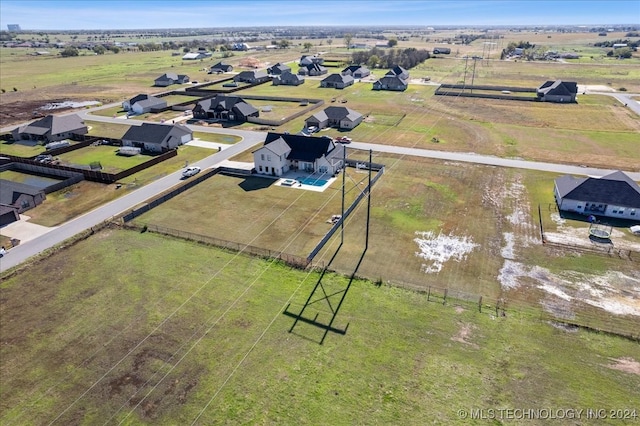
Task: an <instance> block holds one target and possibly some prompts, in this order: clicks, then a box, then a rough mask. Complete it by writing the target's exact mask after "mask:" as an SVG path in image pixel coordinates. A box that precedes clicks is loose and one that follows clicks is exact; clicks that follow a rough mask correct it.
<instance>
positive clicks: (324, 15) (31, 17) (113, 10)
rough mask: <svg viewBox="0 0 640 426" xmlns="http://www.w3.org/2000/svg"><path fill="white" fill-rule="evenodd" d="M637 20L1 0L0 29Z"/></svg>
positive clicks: (407, 5)
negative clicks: (10, 26)
mask: <svg viewBox="0 0 640 426" xmlns="http://www.w3.org/2000/svg"><path fill="white" fill-rule="evenodd" d="M7 24H18V25H20V27H21V28H22V29H24V30H107V29H112V30H116V29H123V30H126V29H158V28H223V27H269V26H326V25H331V26H348V25H353V26H390V25H419V26H439V25H456V26H465V25H467V26H472V25H487V26H489V25H495V26H498V25H501V26H502V25H511V26H516V25H541V26H542V25H607V24H609V25H614V24H631V25H634V24H635V25H638V26H640V0H612V1H606V0H605V1H595V0H594V1H590V0H553V1H550V0H544V1H537V0H451V1H437V0H366V1H365V0H318V1H310V0H108V1H105V0H1V1H0V29H2V30H6V29H7Z"/></svg>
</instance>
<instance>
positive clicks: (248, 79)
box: [233, 70, 271, 84]
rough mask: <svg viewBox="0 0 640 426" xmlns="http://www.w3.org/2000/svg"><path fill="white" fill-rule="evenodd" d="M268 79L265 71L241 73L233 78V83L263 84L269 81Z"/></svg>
mask: <svg viewBox="0 0 640 426" xmlns="http://www.w3.org/2000/svg"><path fill="white" fill-rule="evenodd" d="M270 79H271V77H269V74H267V71H266V70H251V71H242V72H240V73H239V74H236V75H235V76H234V77H233V81H236V82H240V83H251V84H254V83H264V82H265V81H269V80H270Z"/></svg>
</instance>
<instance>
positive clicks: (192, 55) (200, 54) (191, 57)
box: [182, 50, 211, 61]
mask: <svg viewBox="0 0 640 426" xmlns="http://www.w3.org/2000/svg"><path fill="white" fill-rule="evenodd" d="M210 56H211V52H206V51H201V50H199V51H197V52H189V53H187V54H185V55H184V56H183V57H182V60H183V61H196V60H198V59H206V58H208V57H210Z"/></svg>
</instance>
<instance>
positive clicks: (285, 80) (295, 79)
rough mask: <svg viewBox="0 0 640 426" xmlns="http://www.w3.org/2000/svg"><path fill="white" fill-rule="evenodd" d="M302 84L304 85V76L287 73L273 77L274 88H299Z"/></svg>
mask: <svg viewBox="0 0 640 426" xmlns="http://www.w3.org/2000/svg"><path fill="white" fill-rule="evenodd" d="M302 83H304V76H302V75H298V74H292V73H291V71H287V72H284V73H282V74H280V75H276V76H275V77H273V85H274V86H279V85H283V86H299V85H301V84H302Z"/></svg>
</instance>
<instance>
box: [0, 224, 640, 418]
mask: <svg viewBox="0 0 640 426" xmlns="http://www.w3.org/2000/svg"><path fill="white" fill-rule="evenodd" d="M204 259H206V261H204ZM69 264H74V265H75V268H74V273H73V274H69V273H68V265H69ZM54 278H55V279H54ZM317 279H318V274H317V273H307V272H300V271H296V270H292V269H290V268H288V267H284V266H282V265H279V264H277V263H272V262H270V261H266V260H260V259H256V258H246V257H244V256H242V255H236V254H234V253H229V252H225V251H220V250H216V249H213V248H210V247H206V246H203V245H199V244H194V243H189V242H183V241H180V240H174V239H171V238H166V237H161V236H158V235H154V234H149V233H146V234H139V233H136V232H132V231H121V230H115V229H114V230H105V231H102V232H99V233H97V234H96V235H94V236H92V237H89V238H88V239H86V240H84V241H81V242H79V243H77V244H76V245H74V246H71V247H69V248H67V249H65V250H64V251H63V252H59V253H57V254H54V255H52V256H51V257H49V258H48V259H46V260H44V261H42V262H38V263H35V264H33V265H31V266H30V267H29V269H28V270H25V271H23V272H21V273H20V274H18V275H16V276H13V277H7V278H3V280H2V284H1V285H0V292H1V294H2V299H3V300H4V301H5V302H3V304H2V306H1V309H2V317H3V321H2V326H1V327H0V333H1V336H0V337H1V339H2V341H3V342H4V343H5V344H3V345H2V348H1V349H0V351H1V355H2V359H3V362H2V367H1V370H0V371H1V373H0V374H1V376H0V379H1V381H2V383H3V386H2V387H0V396H1V398H0V401H1V402H0V404H1V405H0V406H1V407H2V409H1V410H0V413H1V414H0V418H1V419H2V423H3V424H6V425H14V424H44V423H47V424H49V423H59V424H79V423H83V424H91V423H96V422H99V423H105V422H106V423H119V422H123V423H126V424H191V423H193V422H195V423H197V424H223V423H224V424H231V423H233V424H239V423H251V424H255V423H261V424H293V423H296V424H299V423H302V424H360V423H367V424H381V423H384V424H400V423H401V424H426V423H437V424H468V423H469V422H470V420H469V419H468V418H465V417H464V416H465V413H470V411H471V410H477V409H484V410H485V412H486V410H489V409H493V410H498V409H516V408H517V409H530V410H542V409H552V410H559V409H564V410H567V409H575V410H579V409H583V410H586V409H593V410H599V409H604V410H607V411H608V410H610V409H622V410H624V409H628V410H634V409H635V410H636V413H637V410H638V409H639V408H640V399H639V397H638V393H637V392H636V389H637V388H638V386H640V376H638V374H637V368H638V364H637V361H634V359H637V354H638V345H637V342H630V341H627V340H625V339H622V338H619V337H615V336H609V335H606V334H598V333H593V332H587V331H582V330H576V329H570V328H562V327H560V326H554V324H553V323H548V322H546V321H541V320H540V315H539V313H535V312H529V311H519V310H517V309H514V310H508V311H507V312H506V316H500V317H495V316H494V315H493V314H492V312H493V311H489V312H483V313H479V312H478V310H477V306H474V305H473V304H467V303H465V302H459V301H455V300H449V301H448V302H447V303H446V304H445V305H444V306H443V305H442V303H434V302H429V301H427V297H426V295H425V294H418V293H414V292H410V291H405V290H401V289H397V288H393V287H388V286H385V285H383V286H380V287H378V286H376V285H375V284H374V283H372V282H367V281H361V280H356V281H355V282H353V283H352V285H351V286H350V288H349V291H348V293H347V296H346V298H345V302H344V303H343V304H342V306H341V308H340V310H339V312H338V315H337V317H336V319H335V321H334V322H333V326H334V327H336V328H338V329H341V330H344V329H345V328H346V327H347V326H348V328H347V332H346V334H345V335H340V334H335V333H329V334H328V335H327V337H326V339H325V340H324V343H323V344H322V345H319V344H318V343H319V341H320V340H321V339H322V337H323V333H324V330H323V329H321V328H317V327H315V326H312V325H310V324H306V323H303V322H300V323H298V324H297V325H296V327H295V328H294V329H293V332H292V333H290V332H289V329H290V328H291V326H292V325H293V318H291V317H289V316H287V315H283V311H285V309H288V311H289V312H292V313H294V314H297V313H298V312H299V311H300V309H301V307H302V304H303V303H304V301H305V300H306V298H307V296H308V294H309V292H310V291H311V289H312V287H313V285H314V284H315V282H316V280H317ZM323 282H324V285H325V289H326V291H327V292H328V293H331V292H332V291H336V292H337V291H340V289H344V288H345V286H346V285H347V279H345V278H341V277H338V276H333V275H327V276H325V279H324V281H323ZM332 297H333V299H331V300H332V301H333V303H334V306H335V303H337V299H336V297H340V296H339V294H338V295H337V296H336V295H334V296H332ZM316 315H317V317H316ZM305 317H306V318H311V319H313V318H316V320H317V321H318V322H320V323H322V324H327V323H328V321H329V319H330V311H329V307H328V305H327V303H326V300H320V301H319V302H318V303H316V304H313V305H311V306H310V307H309V308H308V309H307V310H306V313H305ZM559 347H560V348H562V350H561V351H559V350H558V348H559ZM634 368H635V371H636V372H635V373H634ZM45 372H46V373H45ZM354 407H357V409H356V408H354ZM629 413H632V411H629ZM467 415H470V414H467ZM583 416H584V413H583ZM485 421H486V420H484V421H481V420H476V422H480V423H483V422H485ZM527 424H545V420H534V421H527ZM581 424H621V422H620V421H619V420H612V419H603V420H597V421H592V420H586V419H585V418H584V417H583V420H581Z"/></svg>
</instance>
